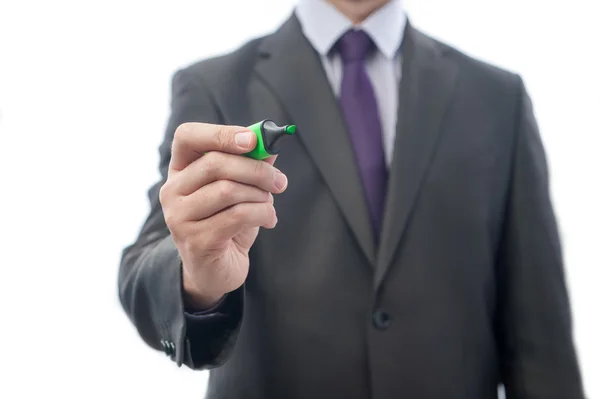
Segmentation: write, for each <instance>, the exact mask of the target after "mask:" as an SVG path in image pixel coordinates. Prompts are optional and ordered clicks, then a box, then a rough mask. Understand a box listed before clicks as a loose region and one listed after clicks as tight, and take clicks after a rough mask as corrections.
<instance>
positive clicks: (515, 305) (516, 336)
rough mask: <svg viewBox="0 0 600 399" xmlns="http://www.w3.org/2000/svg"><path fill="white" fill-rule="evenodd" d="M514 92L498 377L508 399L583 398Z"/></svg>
mask: <svg viewBox="0 0 600 399" xmlns="http://www.w3.org/2000/svg"><path fill="white" fill-rule="evenodd" d="M519 91H520V95H519V101H518V106H517V119H516V129H515V134H516V137H515V141H514V149H513V154H512V156H513V165H512V169H513V170H512V182H511V186H510V192H509V197H508V204H507V214H506V220H505V231H504V237H503V241H502V246H501V249H500V257H499V261H500V262H499V265H498V267H499V287H500V290H499V293H500V309H499V320H498V322H499V328H498V335H499V341H500V358H501V361H502V364H501V370H502V373H503V382H504V385H505V388H506V394H507V398H508V399H550V398H556V399H558V398H569V399H582V398H584V394H583V388H582V382H581V377H580V371H579V365H578V360H577V356H576V352H575V348H574V344H573V337H572V331H571V330H572V326H571V314H570V304H569V298H568V293H567V288H566V284H565V276H564V270H563V261H562V250H561V244H560V240H559V235H558V229H557V225H556V220H555V215H554V210H553V207H552V204H551V200H550V193H549V181H548V180H549V179H548V170H547V162H546V155H545V150H544V148H543V144H542V141H541V138H540V134H539V131H538V127H537V123H536V120H535V117H534V113H533V107H532V103H531V100H530V98H529V96H528V94H527V92H526V90H525V88H524V85H523V82H522V81H521V79H519Z"/></svg>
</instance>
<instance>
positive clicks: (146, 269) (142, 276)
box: [119, 70, 243, 369]
mask: <svg viewBox="0 0 600 399" xmlns="http://www.w3.org/2000/svg"><path fill="white" fill-rule="evenodd" d="M171 108H172V112H171V117H170V120H169V123H168V125H167V129H166V134H165V138H164V141H163V143H162V145H161V146H160V173H161V181H160V182H158V183H157V184H156V185H154V186H153V187H152V188H151V189H150V190H149V193H148V196H149V199H150V207H151V210H150V215H149V216H148V218H147V220H146V221H145V223H144V225H143V227H142V229H141V232H140V234H139V236H138V238H137V240H136V242H135V243H134V244H133V245H131V246H129V247H128V248H126V249H125V250H124V251H123V257H122V260H121V265H120V269H119V297H120V300H121V304H122V306H123V308H124V310H125V311H126V313H127V315H128V316H129V318H130V319H131V321H132V322H133V324H134V325H135V327H136V329H137V330H138V332H139V334H140V335H141V337H142V338H143V339H144V341H145V342H146V343H147V344H148V345H150V346H151V347H153V348H155V349H159V350H164V351H165V352H166V353H167V354H169V355H170V356H171V359H172V360H174V361H175V362H176V363H177V365H179V366H181V364H186V365H187V366H188V367H190V368H193V369H202V368H211V367H217V366H219V365H221V364H222V363H223V362H224V361H225V359H226V358H227V356H228V354H229V353H230V350H231V348H232V347H233V344H234V343H235V337H236V333H237V331H238V329H239V325H240V321H241V317H242V307H243V288H240V289H238V290H236V291H234V292H232V293H230V294H229V295H228V296H227V297H226V298H225V300H224V301H222V302H221V303H220V304H219V305H218V306H217V307H216V308H214V309H212V310H211V311H209V312H202V313H195V314H192V313H191V312H190V313H187V312H185V309H184V308H185V306H184V301H183V290H182V276H181V270H182V269H181V267H182V266H181V260H180V258H179V254H178V251H177V248H176V247H175V244H174V243H173V240H172V239H171V236H170V233H169V230H168V228H167V226H166V223H165V219H164V216H163V211H162V208H161V204H160V202H159V190H160V188H161V187H162V185H163V184H164V183H165V181H166V179H167V171H168V167H169V162H170V159H171V143H172V141H173V135H174V132H175V130H176V129H177V127H178V126H179V125H180V124H182V123H185V122H192V121H203V122H209V123H217V122H219V119H220V118H219V113H218V111H217V108H216V106H215V104H214V103H213V102H212V101H211V98H210V96H209V94H208V92H207V91H206V90H205V89H204V88H203V87H202V84H201V82H200V80H199V79H198V77H196V76H190V74H189V72H186V71H185V70H182V71H179V72H178V73H177V74H175V76H174V78H173V93H172V105H171Z"/></svg>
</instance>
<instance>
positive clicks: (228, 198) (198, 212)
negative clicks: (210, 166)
mask: <svg viewBox="0 0 600 399" xmlns="http://www.w3.org/2000/svg"><path fill="white" fill-rule="evenodd" d="M181 201H182V203H181V209H183V215H182V217H183V218H184V220H193V221H195V220H202V219H206V218H208V217H210V216H213V215H214V214H216V213H218V212H220V211H222V210H223V209H227V208H229V207H231V206H234V205H236V204H239V203H242V202H265V203H272V201H273V195H272V194H271V193H269V192H267V191H264V190H261V189H259V188H256V187H254V186H249V185H246V184H241V183H236V182H233V181H231V180H218V181H216V182H213V183H210V184H208V185H206V186H204V187H202V188H201V189H199V190H198V191H195V192H193V193H192V194H190V195H188V196H186V197H183V198H182V200H181Z"/></svg>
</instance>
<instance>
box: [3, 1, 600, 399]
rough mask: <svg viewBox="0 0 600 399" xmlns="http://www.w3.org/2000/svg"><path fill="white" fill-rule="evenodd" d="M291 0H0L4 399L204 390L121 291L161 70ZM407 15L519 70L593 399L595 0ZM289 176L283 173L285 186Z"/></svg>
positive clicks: (276, 12)
mask: <svg viewBox="0 0 600 399" xmlns="http://www.w3.org/2000/svg"><path fill="white" fill-rule="evenodd" d="M292 6H293V1H291V0H246V1H244V0H219V1H206V0H195V1H191V0H190V1H185V0H171V1H168V2H167V1H156V2H152V1H127V0H118V1H117V0H103V1H91V0H90V1H65V0H62V1H61V0H53V1H44V0H38V1H33V0H30V1H26V0H0V187H1V188H0V213H1V215H0V236H1V237H0V308H1V309H0V323H1V326H0V327H1V328H0V344H1V345H2V347H1V348H0V397H1V398H6V399H12V398H41V397H57V398H58V397H60V398H106V397H115V398H147V399H152V398H193V397H198V398H200V397H202V392H203V391H204V387H205V383H206V374H205V373H198V372H191V371H189V370H187V369H183V368H182V369H179V368H177V367H176V366H175V365H174V363H172V362H171V361H169V360H167V358H166V357H165V356H164V355H163V354H161V353H158V352H154V351H152V350H150V349H149V348H148V347H146V346H145V344H143V343H142V341H141V339H140V338H138V336H137V333H136V332H135V330H134V329H133V327H132V326H131V324H130V323H129V321H128V320H127V319H126V317H125V316H124V313H123V312H122V311H121V308H120V305H119V303H118V299H117V293H116V283H117V276H116V273H117V267H118V263H119V258H120V251H121V249H122V247H123V246H125V245H127V244H128V243H130V242H131V241H132V240H133V239H134V237H135V235H136V234H137V231H138V228H139V226H140V224H141V223H142V221H143V219H144V217H145V216H146V214H147V211H148V205H147V201H146V198H145V190H146V189H147V188H148V187H149V186H150V185H151V184H152V183H153V182H154V181H155V180H156V179H157V177H158V172H157V160H158V157H157V147H158V145H159V143H160V140H161V138H162V134H163V128H164V126H165V123H166V119H167V116H168V112H169V108H168V106H169V95H170V92H169V89H170V77H171V74H172V73H173V72H174V71H175V70H176V69H177V68H179V67H181V66H185V65H187V64H189V63H191V62H193V61H195V60H197V59H199V58H203V57H206V56H209V55H214V54H217V53H221V52H225V51H229V50H231V49H233V48H235V47H237V46H238V45H240V44H241V43H243V42H245V41H246V40H248V39H249V38H251V37H254V36H257V35H260V34H263V33H267V32H269V31H270V30H272V29H274V28H276V26H278V25H279V24H280V23H281V22H282V21H283V20H284V19H285V18H286V17H287V15H288V13H289V12H290V11H291V9H292ZM407 9H408V11H409V15H410V17H411V19H412V22H413V23H414V24H415V25H416V26H417V27H420V28H422V29H423V30H425V31H426V32H429V33H430V34H433V35H435V36H437V37H440V38H442V39H443V40H445V41H447V42H449V43H450V44H453V45H455V46H457V47H459V48H460V49H462V50H464V51H466V52H468V53H470V54H472V55H475V56H477V57H479V58H482V59H485V60H487V61H490V62H492V63H495V64H497V65H500V66H502V67H505V68H509V69H511V70H513V71H517V72H519V73H521V74H522V75H523V77H524V79H525V82H526V84H527V86H528V88H529V90H530V93H531V95H532V97H533V101H534V104H535V108H536V113H537V116H538V119H539V124H540V127H541V130H542V133H543V139H544V142H545V144H546V148H547V152H548V155H549V160H550V167H551V177H552V194H553V199H554V203H555V206H556V211H557V214H558V217H559V223H560V227H561V232H562V235H563V243H564V249H565V259H566V265H567V273H568V281H569V287H570V290H571V298H572V304H573V309H574V321H575V333H576V343H577V346H578V349H579V352H580V358H581V364H582V368H583V372H584V376H585V383H586V386H587V393H588V396H589V397H590V398H600V381H599V380H600V378H598V377H600V349H599V344H598V337H600V323H599V319H600V316H599V314H600V311H599V310H598V308H599V307H600V288H599V284H598V283H599V281H598V275H599V272H598V269H599V266H600V253H599V251H598V246H599V245H600V234H599V233H598V229H599V226H600V207H599V206H598V205H599V204H600V193H599V190H598V186H599V185H600V177H599V174H600V173H599V172H600V160H599V159H598V158H597V155H598V154H599V151H598V149H599V146H600V138H599V137H600V134H599V133H600V132H599V131H600V128H599V123H598V122H599V119H598V112H599V110H600V79H599V76H600V73H599V71H600V62H599V60H598V54H599V53H600V50H599V49H600V47H599V45H598V38H600V29H599V26H600V24H598V11H597V9H596V5H595V2H594V1H593V0H570V1H569V2H558V1H554V0H505V1H491V0H454V1H447V0H435V1H434V0H412V1H409V2H407ZM290 183H291V184H293V182H290Z"/></svg>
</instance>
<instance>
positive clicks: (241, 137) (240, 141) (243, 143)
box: [235, 132, 253, 149]
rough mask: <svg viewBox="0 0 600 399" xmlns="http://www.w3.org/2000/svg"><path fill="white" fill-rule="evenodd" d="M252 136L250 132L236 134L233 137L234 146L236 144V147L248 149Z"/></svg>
mask: <svg viewBox="0 0 600 399" xmlns="http://www.w3.org/2000/svg"><path fill="white" fill-rule="evenodd" d="M252 134H253V133H251V132H241V133H237V134H236V135H235V144H237V145H238V147H241V148H244V149H248V148H249V147H250V141H251V140H252Z"/></svg>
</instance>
